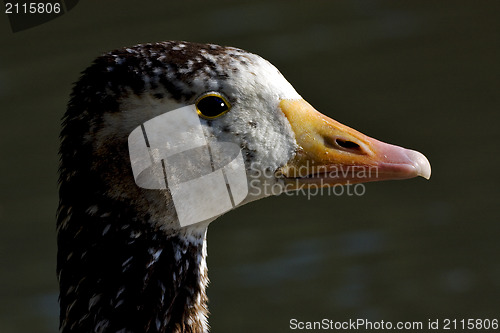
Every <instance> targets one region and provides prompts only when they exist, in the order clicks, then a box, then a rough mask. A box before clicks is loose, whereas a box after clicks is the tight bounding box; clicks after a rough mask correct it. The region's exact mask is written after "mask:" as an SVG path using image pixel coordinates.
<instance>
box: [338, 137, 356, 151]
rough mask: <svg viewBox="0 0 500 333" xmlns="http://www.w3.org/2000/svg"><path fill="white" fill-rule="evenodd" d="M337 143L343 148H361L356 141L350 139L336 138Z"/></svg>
mask: <svg viewBox="0 0 500 333" xmlns="http://www.w3.org/2000/svg"><path fill="white" fill-rule="evenodd" d="M335 143H336V144H337V145H339V146H340V147H342V148H345V149H349V150H361V147H360V146H359V145H358V144H357V143H356V142H352V141H348V140H342V139H338V138H337V139H335Z"/></svg>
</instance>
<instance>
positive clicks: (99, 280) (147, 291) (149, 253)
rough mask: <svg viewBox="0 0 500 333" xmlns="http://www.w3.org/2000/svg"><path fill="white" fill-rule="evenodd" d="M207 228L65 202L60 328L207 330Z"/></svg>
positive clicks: (61, 232) (60, 260) (61, 216)
mask: <svg viewBox="0 0 500 333" xmlns="http://www.w3.org/2000/svg"><path fill="white" fill-rule="evenodd" d="M125 216H126V217H125ZM146 224H147V225H148V227H146ZM205 235H206V229H204V230H203V229H199V230H193V231H192V232H189V231H186V232H185V233H175V234H167V233H165V232H163V231H162V230H161V229H160V228H157V229H156V230H154V228H152V227H151V224H149V223H147V222H144V221H138V219H136V218H133V217H131V215H130V214H126V211H125V213H124V212H123V210H120V214H112V213H104V214H103V213H102V212H99V211H98V210H97V209H92V208H91V209H87V210H86V211H85V212H76V211H73V210H72V209H71V207H66V206H64V205H61V207H60V212H59V228H58V263H57V266H58V267H57V270H58V278H59V284H60V308H61V321H60V331H61V332H63V333H69V332H86V333H88V332H141V333H143V332H148V333H149V332H193V333H194V332H207V331H208V326H207V322H206V317H207V308H206V302H207V296H206V294H205V288H206V286H207V283H208V278H207V266H206V238H205Z"/></svg>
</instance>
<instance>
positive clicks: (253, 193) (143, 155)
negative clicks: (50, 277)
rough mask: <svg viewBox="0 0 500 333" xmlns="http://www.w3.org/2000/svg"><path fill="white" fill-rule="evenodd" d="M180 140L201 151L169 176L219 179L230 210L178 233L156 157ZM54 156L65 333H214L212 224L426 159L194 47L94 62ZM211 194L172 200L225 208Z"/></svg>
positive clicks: (223, 56) (407, 174)
mask: <svg viewBox="0 0 500 333" xmlns="http://www.w3.org/2000/svg"><path fill="white" fill-rule="evenodd" d="M186 124H187V125H186ZM193 126H194V127H193ZM193 128H194V129H193ZM188 129H189V130H188ZM183 131H187V132H183ZM174 132H175V133H177V134H178V136H176V138H177V139H176V140H178V141H179V142H180V143H182V145H185V146H187V147H191V148H193V149H191V151H198V153H196V154H194V155H184V157H186V156H188V157H189V158H187V162H185V161H186V159H184V160H183V159H182V158H181V159H180V160H179V161H184V162H185V163H184V164H182V163H181V164H178V165H177V166H176V167H175V168H173V169H171V170H173V172H174V173H176V174H175V177H177V178H183V179H187V178H189V177H190V175H191V178H189V179H190V180H192V179H193V177H192V175H193V174H196V175H198V176H200V175H202V174H203V173H201V174H200V173H199V168H200V164H202V162H203V161H204V162H203V163H208V167H209V170H208V171H206V172H205V174H207V173H213V174H215V172H217V171H219V170H223V172H221V173H220V175H222V176H223V178H222V179H223V180H224V182H223V188H222V189H223V191H222V192H224V193H225V194H224V195H225V196H227V193H228V192H229V193H230V195H229V202H230V204H229V205H227V207H228V208H224V209H219V210H217V209H215V210H214V213H213V214H208V215H203V217H201V218H198V219H194V220H193V219H191V220H190V222H189V223H182V221H181V223H180V219H181V218H180V212H181V211H182V207H180V206H179V201H178V200H177V201H176V200H174V199H175V195H176V193H177V192H175V190H174V189H173V188H172V187H170V188H169V184H170V179H169V178H168V177H169V175H168V174H167V173H168V172H167V171H168V170H169V169H168V167H169V165H168V163H169V161H170V160H169V159H168V158H166V159H165V158H163V157H165V156H166V155H162V151H163V153H164V152H165V151H166V150H169V149H170V151H173V150H175V149H176V148H175V147H174V148H172V147H171V143H172V142H171V140H168V138H169V135H170V134H171V133H174ZM134 133H135V134H134ZM169 133H170V134H169ZM177 134H176V135H177ZM179 138H180V139H179ZM162 140H163V141H162ZM200 140H201V141H200ZM169 145H170V146H169ZM199 147H201V148H199ZM172 149H173V150H172ZM196 149H198V150H196ZM183 151H187V148H186V149H185V150H183V149H177V152H178V153H179V152H180V153H182V152H183ZM207 152H208V155H207ZM60 153H61V168H60V206H59V212H58V247H59V250H58V278H59V283H60V292H61V294H60V304H61V331H62V332H81V331H94V330H95V331H102V332H106V331H119V330H124V331H131V332H139V331H140V332H205V331H208V326H207V323H206V315H207V310H206V295H205V288H206V285H207V282H208V278H207V269H206V264H205V257H206V230H207V227H208V225H209V224H210V223H211V222H213V221H214V220H215V219H216V218H217V217H218V216H219V215H220V214H222V213H223V212H225V211H227V210H229V209H233V208H235V207H238V206H240V205H243V204H246V203H248V202H250V201H253V200H257V199H260V198H263V197H266V196H269V195H276V194H279V193H281V192H283V191H293V190H297V189H301V188H306V189H307V188H311V187H325V186H336V185H342V184H347V183H352V184H354V183H360V182H367V181H377V180H389V179H405V178H411V177H416V176H423V177H425V178H429V177H430V164H429V162H428V161H427V159H426V158H425V157H424V155H422V154H421V153H419V152H416V151H414V150H408V149H404V148H401V147H397V146H393V145H389V144H386V143H382V142H380V141H377V140H375V139H373V138H370V137H368V136H366V135H364V134H361V133H359V132H357V131H355V130H353V129H351V128H349V127H347V126H345V125H342V124H340V123H338V122H336V121H335V120H332V119H330V118H328V117H327V116H324V115H323V114H321V113H319V112H318V111H316V110H315V109H314V108H313V107H312V106H311V105H310V104H308V103H307V102H306V101H305V100H304V99H303V98H302V97H301V96H300V95H299V94H298V93H297V92H296V91H295V89H294V88H293V87H292V85H291V84H290V83H288V81H287V80H286V79H285V78H284V77H283V75H282V74H281V73H280V72H279V71H278V70H277V69H276V68H275V67H274V66H273V65H272V64H271V63H269V62H268V61H266V60H264V59H263V58H261V57H260V56H258V55H255V54H252V53H249V52H246V51H243V50H240V49H237V48H232V47H221V46H217V45H210V44H195V43H188V42H163V43H155V44H144V45H138V46H135V47H131V48H125V49H120V50H116V51H113V52H110V53H107V54H105V55H103V56H101V57H99V58H98V59H96V61H95V62H94V64H93V65H91V66H90V67H89V68H88V69H87V70H85V71H84V73H83V75H82V77H81V79H80V80H79V81H78V83H77V84H76V85H75V88H74V91H73V96H72V99H71V101H70V103H69V106H68V110H67V112H66V115H65V118H64V126H63V130H62V133H61V149H60ZM181 155H182V154H180V155H179V154H177V155H176V156H181ZM162 156H163V157H162ZM168 156H170V157H172V156H174V155H173V153H172V154H170V155H168ZM204 156H205V157H204ZM206 156H208V160H207V159H206ZM181 157H182V156H181ZM204 158H205V160H203V159H204ZM200 161H202V162H200ZM141 163H142V164H141ZM231 163H233V164H231ZM166 164H167V165H166ZM228 165H233V168H232V169H231V168H230V169H224V168H225V167H227V166H228ZM154 166H156V167H159V166H160V168H159V169H158V168H157V169H154ZM148 168H150V169H148ZM144 170H146V173H142V172H143V171H144ZM155 170H156V171H155ZM193 170H195V171H196V172H198V174H197V173H196V172H195V171H193ZM193 172H194V173H193ZM231 172H234V173H233V176H234V175H237V176H238V177H239V178H238V177H236V176H235V177H236V178H234V177H233V180H234V179H236V180H234V181H235V182H236V184H237V186H235V183H234V182H233V181H232V180H231V177H232V176H231ZM141 177H142V178H141ZM175 177H174V178H175ZM195 178H196V177H195ZM198 178H201V176H200V177H198ZM148 182H149V183H148ZM155 182H156V183H155ZM146 183H148V184H149V185H147V184H146ZM145 184H146V185H145ZM207 184H210V183H206V184H205V187H204V188H203V189H204V191H194V192H193V191H191V192H188V193H187V194H186V193H184V195H183V196H180V198H181V199H182V200H181V201H183V202H188V206H187V207H188V208H189V209H187V210H186V209H184V210H185V211H188V212H190V211H192V210H193V209H194V210H196V209H198V210H199V211H202V212H203V211H204V210H205V209H199V207H210V206H212V207H215V208H220V207H219V206H220V205H222V202H223V201H224V200H225V202H226V203H227V198H226V199H224V198H222V197H221V196H218V195H213V194H214V193H219V192H217V190H216V188H215V187H214V186H215V185H214V186H210V187H207V186H208V185H207ZM214 184H215V183H214ZM225 191H226V192H225ZM222 192H220V193H222ZM193 198H194V199H193ZM181 204H182V203H181ZM197 207H198V208H197Z"/></svg>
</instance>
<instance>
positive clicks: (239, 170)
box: [128, 105, 248, 227]
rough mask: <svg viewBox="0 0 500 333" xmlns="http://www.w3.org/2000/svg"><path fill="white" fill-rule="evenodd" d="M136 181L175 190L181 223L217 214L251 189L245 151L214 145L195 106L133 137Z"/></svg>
mask: <svg viewBox="0 0 500 333" xmlns="http://www.w3.org/2000/svg"><path fill="white" fill-rule="evenodd" d="M128 148H129V155H130V162H131V166H132V172H133V175H134V180H135V183H136V184H137V185H138V186H140V187H142V188H145V189H149V190H165V189H169V190H170V193H171V195H172V200H173V203H174V207H175V210H176V212H177V216H178V219H179V223H180V225H181V227H185V226H188V225H191V224H195V223H199V222H203V221H208V220H210V219H213V218H215V217H217V216H219V215H221V214H223V213H225V212H227V211H229V210H231V209H233V208H234V207H236V206H237V205H238V204H239V203H241V202H242V201H243V200H244V199H245V198H246V196H247V194H248V181H247V175H246V171H245V164H244V161H243V156H242V153H241V150H240V148H239V146H238V145H236V144H234V143H231V142H216V143H211V144H210V145H209V144H208V142H207V140H206V138H205V134H204V132H203V128H202V126H201V123H200V119H199V117H198V113H197V112H196V107H195V106H194V105H189V106H185V107H182V108H179V109H176V110H173V111H169V112H166V113H164V114H162V115H159V116H157V117H155V118H153V119H150V120H148V121H146V122H145V123H144V124H142V125H141V126H138V127H137V128H135V129H134V130H133V131H132V132H131V133H130V135H129V137H128Z"/></svg>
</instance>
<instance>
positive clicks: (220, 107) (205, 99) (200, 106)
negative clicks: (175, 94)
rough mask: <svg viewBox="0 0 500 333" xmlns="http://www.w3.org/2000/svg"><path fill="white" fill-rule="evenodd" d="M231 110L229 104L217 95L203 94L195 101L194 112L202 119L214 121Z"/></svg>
mask: <svg viewBox="0 0 500 333" xmlns="http://www.w3.org/2000/svg"><path fill="white" fill-rule="evenodd" d="M229 109H231V104H229V102H228V101H227V100H226V99H225V98H224V97H223V96H222V95H221V94H219V93H216V92H210V93H207V94H204V95H203V96H201V97H200V98H198V100H197V101H196V111H198V114H199V115H200V116H202V117H203V118H207V119H215V118H217V117H219V116H222V115H223V114H224V113H226V112H227V111H229Z"/></svg>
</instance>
